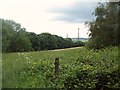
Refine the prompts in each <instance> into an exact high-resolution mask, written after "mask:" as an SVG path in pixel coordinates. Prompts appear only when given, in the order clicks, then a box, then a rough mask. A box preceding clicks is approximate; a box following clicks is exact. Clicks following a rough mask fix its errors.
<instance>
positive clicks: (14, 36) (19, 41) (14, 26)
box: [2, 19, 32, 52]
mask: <svg viewBox="0 0 120 90" xmlns="http://www.w3.org/2000/svg"><path fill="white" fill-rule="evenodd" d="M31 49H32V48H31V42H30V40H29V38H28V35H27V33H26V30H25V28H21V25H20V24H18V23H15V22H14V21H12V20H4V19H2V52H23V51H30V50H31Z"/></svg>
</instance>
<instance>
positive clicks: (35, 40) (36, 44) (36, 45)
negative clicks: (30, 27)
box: [29, 32, 41, 51]
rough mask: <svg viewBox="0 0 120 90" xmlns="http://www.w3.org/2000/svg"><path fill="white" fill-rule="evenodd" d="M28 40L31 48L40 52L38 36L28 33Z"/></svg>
mask: <svg viewBox="0 0 120 90" xmlns="http://www.w3.org/2000/svg"><path fill="white" fill-rule="evenodd" d="M29 39H30V42H31V43H32V48H33V49H34V50H35V51H39V50H41V47H40V45H41V43H40V40H39V36H38V35H37V34H35V33H32V32H30V33H29Z"/></svg>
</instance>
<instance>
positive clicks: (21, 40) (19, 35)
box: [9, 31, 32, 52]
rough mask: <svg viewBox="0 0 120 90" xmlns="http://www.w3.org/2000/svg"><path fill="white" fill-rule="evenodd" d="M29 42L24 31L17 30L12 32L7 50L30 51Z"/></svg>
mask: <svg viewBox="0 0 120 90" xmlns="http://www.w3.org/2000/svg"><path fill="white" fill-rule="evenodd" d="M30 50H32V48H31V42H30V40H29V38H28V36H27V35H26V32H24V31H18V32H15V33H14V34H13V36H12V37H11V40H10V45H9V51H10V52H24V51H30Z"/></svg>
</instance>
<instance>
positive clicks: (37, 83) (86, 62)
mask: <svg viewBox="0 0 120 90" xmlns="http://www.w3.org/2000/svg"><path fill="white" fill-rule="evenodd" d="M56 57H58V58H59V59H60V73H59V76H58V78H57V79H55V76H54V60H55V58H56ZM2 66H3V72H2V73H3V79H2V81H3V83H2V84H3V88H64V89H65V88H72V89H74V88H79V89H80V88H81V89H82V90H84V89H85V90H86V89H89V88H91V89H92V88H99V87H104V88H106V87H107V88H118V87H119V85H120V81H119V80H120V77H119V71H118V47H109V48H104V49H101V50H87V49H86V48H77V49H70V50H61V51H51V50H50V51H41V52H25V53H10V54H9V53H4V54H3V65H2Z"/></svg>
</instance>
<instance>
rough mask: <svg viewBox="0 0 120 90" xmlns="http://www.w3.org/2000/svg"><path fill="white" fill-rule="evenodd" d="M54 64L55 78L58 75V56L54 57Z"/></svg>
mask: <svg viewBox="0 0 120 90" xmlns="http://www.w3.org/2000/svg"><path fill="white" fill-rule="evenodd" d="M54 65H55V78H57V77H58V75H59V58H55V63H54Z"/></svg>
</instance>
